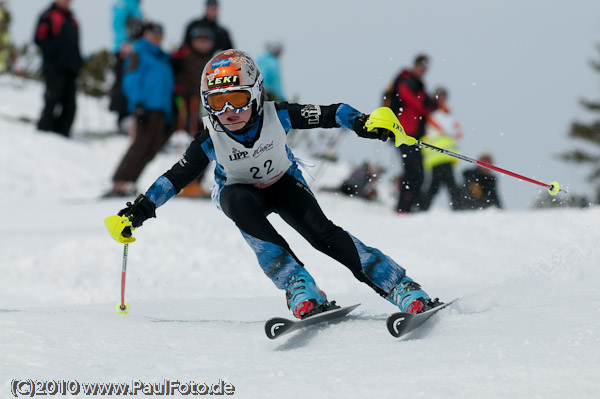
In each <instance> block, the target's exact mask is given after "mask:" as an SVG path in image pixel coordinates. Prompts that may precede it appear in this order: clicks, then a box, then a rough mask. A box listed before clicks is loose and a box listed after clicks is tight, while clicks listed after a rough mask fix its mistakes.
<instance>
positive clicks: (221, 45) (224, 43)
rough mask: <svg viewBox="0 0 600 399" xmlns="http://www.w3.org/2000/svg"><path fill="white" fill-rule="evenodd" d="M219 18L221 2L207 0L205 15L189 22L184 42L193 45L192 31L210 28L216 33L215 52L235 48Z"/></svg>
mask: <svg viewBox="0 0 600 399" xmlns="http://www.w3.org/2000/svg"><path fill="white" fill-rule="evenodd" d="M218 18H219V4H218V2H217V0H206V10H205V12H204V17H203V18H201V19H196V20H194V21H192V22H190V23H189V24H188V26H187V28H186V29H185V37H184V38H183V44H185V45H188V46H190V45H191V42H192V35H191V33H192V30H193V29H194V28H208V29H210V30H212V31H213V33H214V35H215V52H216V51H221V50H228V49H230V48H234V46H233V43H232V42H231V39H230V37H229V32H228V31H227V29H225V28H223V27H222V26H220V25H219V24H218V23H217V19H218Z"/></svg>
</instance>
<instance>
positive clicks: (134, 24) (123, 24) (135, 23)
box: [113, 0, 144, 53]
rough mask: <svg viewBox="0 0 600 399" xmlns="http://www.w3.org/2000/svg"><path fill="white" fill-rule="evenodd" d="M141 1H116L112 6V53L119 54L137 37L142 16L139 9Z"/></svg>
mask: <svg viewBox="0 0 600 399" xmlns="http://www.w3.org/2000/svg"><path fill="white" fill-rule="evenodd" d="M140 2H141V0H117V2H115V4H114V6H113V31H114V34H115V41H114V46H113V51H114V52H115V53H119V52H120V51H121V50H122V49H123V47H124V46H126V45H127V44H128V43H129V44H130V43H131V42H132V40H133V39H135V38H136V36H138V35H139V33H140V31H141V28H142V23H143V20H144V14H143V13H142V10H141V8H140Z"/></svg>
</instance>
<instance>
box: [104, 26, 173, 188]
mask: <svg viewBox="0 0 600 399" xmlns="http://www.w3.org/2000/svg"><path fill="white" fill-rule="evenodd" d="M162 39H163V29H162V26H161V25H159V24H156V23H152V22H148V23H146V24H144V29H143V36H142V38H141V39H140V40H138V41H136V42H135V43H134V44H133V52H132V53H131V55H130V56H129V57H127V58H126V59H125V63H124V64H125V75H124V76H123V92H124V93H125V96H126V97H127V104H128V110H129V112H130V113H131V114H133V115H134V116H135V117H136V123H137V127H136V135H135V138H134V140H133V142H132V143H131V146H130V147H129V149H128V150H127V152H126V153H125V156H124V157H123V159H122V160H121V163H120V164H119V166H118V167H117V170H116V172H115V174H114V176H113V187H112V190H111V191H110V192H109V193H107V194H105V197H115V196H126V195H134V194H135V191H136V189H135V182H136V181H137V179H138V178H139V176H140V175H141V173H142V171H143V170H144V167H145V166H146V165H147V164H148V163H149V162H150V161H151V160H152V159H153V158H154V156H155V155H156V153H158V151H159V150H160V149H161V148H162V147H163V145H164V144H165V143H166V142H167V139H168V138H169V129H168V125H169V124H170V123H171V121H172V118H173V105H172V95H173V87H174V77H173V70H172V69H171V64H170V58H171V57H170V56H169V55H168V54H166V53H165V52H164V51H163V50H162V49H161V47H160V45H161V43H162Z"/></svg>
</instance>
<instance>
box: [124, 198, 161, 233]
mask: <svg viewBox="0 0 600 399" xmlns="http://www.w3.org/2000/svg"><path fill="white" fill-rule="evenodd" d="M155 210H156V206H155V205H154V203H153V202H152V201H150V199H149V198H148V197H146V196H145V195H144V194H140V195H138V197H137V198H136V199H135V201H133V204H132V203H131V202H128V203H127V208H123V209H121V210H120V211H119V213H118V215H119V216H127V218H128V219H129V221H130V222H131V226H132V227H134V228H137V227H140V226H141V225H142V223H144V222H145V221H146V220H147V219H150V218H155V217H156V212H155Z"/></svg>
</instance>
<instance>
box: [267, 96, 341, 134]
mask: <svg viewBox="0 0 600 399" xmlns="http://www.w3.org/2000/svg"><path fill="white" fill-rule="evenodd" d="M340 105H341V104H332V105H314V104H294V103H288V102H282V103H276V104H275V109H276V110H277V111H281V110H287V111H288V114H289V117H290V124H291V127H292V128H294V129H313V128H316V127H321V128H325V129H329V128H334V127H339V126H338V125H337V122H336V120H335V113H336V111H337V109H338V107H339V106H340Z"/></svg>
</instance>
